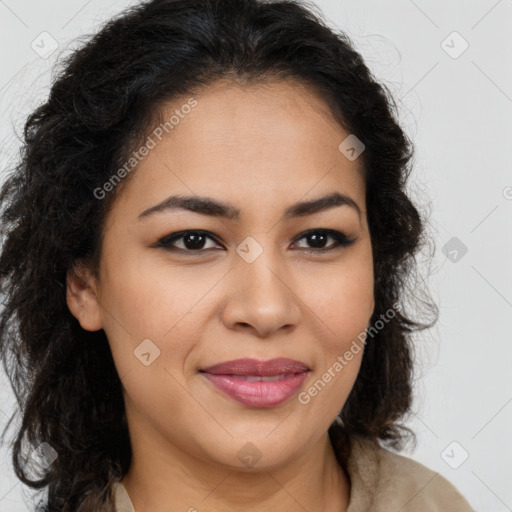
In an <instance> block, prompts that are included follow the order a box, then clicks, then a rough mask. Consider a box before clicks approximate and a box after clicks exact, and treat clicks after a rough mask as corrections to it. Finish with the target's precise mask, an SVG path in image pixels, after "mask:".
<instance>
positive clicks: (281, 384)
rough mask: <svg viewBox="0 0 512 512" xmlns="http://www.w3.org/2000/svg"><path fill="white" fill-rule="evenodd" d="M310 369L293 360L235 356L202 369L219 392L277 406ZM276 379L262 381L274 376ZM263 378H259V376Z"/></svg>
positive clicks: (252, 404) (262, 405) (251, 402)
mask: <svg viewBox="0 0 512 512" xmlns="http://www.w3.org/2000/svg"><path fill="white" fill-rule="evenodd" d="M310 370H311V369H310V368H309V367H308V366H307V365H306V364H304V363H302V362H300V361H295V360H292V359H286V358H277V359H271V360H269V361H259V360H256V359H235V360H233V361H226V362H223V363H219V364H216V365H214V366H209V367H208V368H204V369H202V370H200V373H201V375H203V377H205V378H206V379H207V380H208V381H209V382H211V383H212V384H213V385H214V386H215V387H216V388H217V389H218V390H219V391H221V392H222V393H223V394H225V395H227V396H229V397H230V398H232V399H233V400H235V401H237V402H239V403H241V404H243V405H246V406H248V407H260V408H268V407H276V406H278V405H281V404H282V403H284V402H286V401H287V400H289V399H290V398H291V397H292V396H293V395H294V394H295V393H296V392H297V390H298V389H299V388H300V386H301V385H302V383H303V382H304V380H305V379H306V377H307V375H308V373H309V372H310ZM272 377H274V378H275V379H276V380H261V379H263V378H267V379H269V378H272ZM258 378H259V379H260V380H257V379H258Z"/></svg>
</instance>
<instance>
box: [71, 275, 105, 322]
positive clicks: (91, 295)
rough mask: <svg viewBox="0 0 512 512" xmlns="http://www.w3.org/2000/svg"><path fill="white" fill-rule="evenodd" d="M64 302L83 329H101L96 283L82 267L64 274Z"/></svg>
mask: <svg viewBox="0 0 512 512" xmlns="http://www.w3.org/2000/svg"><path fill="white" fill-rule="evenodd" d="M66 302H67V305H68V308H69V310H70V311H71V314H72V315H73V316H74V317H75V318H76V319H77V320H78V322H79V324H80V325H81V326H82V328H83V329H85V330H86V331H98V330H99V329H101V328H102V327H103V323H102V318H101V308H100V303H99V300H98V297H97V288H96V281H95V279H94V276H93V275H92V273H91V271H90V270H89V269H88V268H86V267H85V266H83V265H77V266H75V267H74V268H72V269H70V270H68V272H67V273H66Z"/></svg>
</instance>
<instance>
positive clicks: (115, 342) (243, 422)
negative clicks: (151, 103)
mask: <svg viewBox="0 0 512 512" xmlns="http://www.w3.org/2000/svg"><path fill="white" fill-rule="evenodd" d="M194 97H195V98H196V99H197V101H198V104H197V106H196V107H195V108H193V109H192V110H191V112H190V113H189V114H188V115H186V116H185V117H184V119H182V120H181V121H180V123H179V124H178V125H177V126H175V128H174V129H173V130H172V132H170V133H169V134H168V135H166V136H165V137H164V138H163V139H162V141H161V142H159V143H158V145H157V146H156V147H155V148H154V149H152V150H151V151H150V153H149V154H148V155H147V156H146V157H145V158H144V159H143V160H142V161H141V163H140V164H139V166H138V168H137V170H136V172H135V173H134V174H133V175H131V176H130V179H129V180H128V181H127V182H126V183H124V184H123V188H122V189H121V190H120V194H119V196H118V197H117V198H116V201H115V203H114V206H113V208H112V210H111V212H110V213H109V216H108V218H107V222H106V226H105V230H104V245H103V248H102V254H101V261H100V267H99V277H98V278H97V279H96V278H94V277H93V274H92V273H91V272H90V271H89V270H88V269H87V268H83V267H82V268H80V267H77V269H75V271H73V272H69V273H68V280H67V300H68V306H69V308H70V311H71V312H72V313H73V314H74V315H75V317H76V318H77V319H78V321H79V322H80V324H81V326H82V327H83V328H84V329H86V330H90V331H94V330H98V329H104V331H105V333H106V335H107V337H108V341H109V344H110V346H111V350H112V354H113V357H114V362H115V365H116V368H117V371H118V373H119V375H120V378H121V380H122V383H123V388H124V399H125V405H126V413H127V420H128V426H129V431H130V439H131V444H132V450H133V458H132V464H131V467H130V469H129V472H128V473H127V475H126V476H125V478H124V479H123V483H124V485H125V487H126V489H127V491H128V493H129V495H130V497H131V500H132V502H133V504H134V507H135V509H136V510H137V512H141V511H148V510H151V511H152V512H160V511H162V512H163V511H166V512H168V511H169V510H183V511H186V510H193V509H192V508H191V507H194V508H195V509H197V510H198V511H201V510H208V511H212V512H216V511H224V512H225V511H226V510H233V511H235V510H242V509H243V510H245V511H251V512H256V511H267V510H280V511H284V512H287V511H304V510H307V511H313V510H322V511H326V512H330V511H337V512H339V511H340V510H346V508H347V506H348V503H349V498H350V484H349V479H348V476H347V474H346V473H345V471H344V470H343V469H342V468H341V467H340V465H339V464H338V463H337V461H336V459H335V455H334V451H333V448H332V446H331V443H330V441H329V438H328V435H327V430H328V428H329V426H330V424H331V423H332V422H333V421H334V419H335V418H336V416H337V414H338V413H339V412H340V410H341V408H342V407H343V405H344V403H345V401H346V399H347V397H348V395H349V392H350V390H351V389H352V387H353V385H354V382H355V380H356V377H357V374H358V371H359V367H360V363H361V358H362V354H363V351H362V350H361V351H359V352H358V353H357V354H354V356H353V359H352V360H351V361H350V362H349V363H348V364H347V365H346V366H345V367H344V368H343V370H342V371H340V372H338V373H336V376H335V377H334V378H333V379H332V380H331V381H330V382H329V383H328V384H327V385H326V386H325V387H324V388H323V389H322V390H321V392H319V393H318V394H317V395H316V396H315V397H312V398H311V401H310V402H309V403H308V404H305V405H304V404H301V403H300V402H299V400H298V399H297V397H296V396H295V397H292V398H291V399H289V400H288V401H286V402H285V403H283V404H281V405H279V406H276V407H271V408H266V409H263V408H250V407H246V406H244V405H242V404H240V403H238V402H235V401H234V400H232V399H231V398H229V397H227V396H225V395H224V394H222V393H221V392H220V391H218V390H217V389H216V388H215V387H213V386H212V385H211V383H210V382H208V381H207V380H206V379H205V378H204V377H203V376H202V375H201V374H200V373H199V372H198V370H199V369H200V368H204V367H207V366H210V365H213V364H216V363H219V362H223V361H228V360H232V359H238V358H246V357H247V358H255V359H260V360H269V359H272V358H275V357H287V358H291V359H295V360H299V361H302V362H304V363H306V364H307V365H308V366H309V367H310V368H311V372H310V374H309V375H308V377H307V379H306V381H305V382H304V384H303V385H302V387H301V389H300V390H299V391H305V390H307V389H308V388H309V387H310V386H311V385H312V384H313V383H314V382H315V381H317V380H318V379H319V378H320V377H321V376H322V374H324V373H325V372H326V371H327V369H328V368H329V367H332V365H333V363H334V362H335V361H336V360H337V358H338V356H342V355H343V354H344V353H345V352H346V351H347V350H348V349H349V347H350V346H351V344H352V342H353V340H356V339H357V336H358V335H359V334H360V333H361V332H363V331H364V330H365V328H366V327H368V325H369V321H370V317H371V315H372V312H373V309H374V306H375V303H374V296H373V285H374V275H373V265H372V247H371V240H370V235H369V230H368V225H367V220H366V208H365V206H366V205H365V183H364V180H363V177H362V174H361V173H362V162H361V159H356V160H354V161H350V160H349V159H347V158H346V157H345V156H344V155H343V154H342V153H341V152H340V151H339V149H338V146H339V144H340V143H341V142H342V141H343V140H344V139H345V138H346V137H347V136H348V133H347V132H345V131H344V130H343V129H342V128H341V127H340V126H339V124H338V123H336V121H335V120H334V118H333V117H332V115H331V114H330V111H329V109H328V107H327V105H326V104H325V103H324V102H323V100H322V99H321V98H319V97H318V96H317V95H315V94H314V93H313V92H312V91H311V90H309V89H308V88H306V87H305V86H302V85H299V84H296V83H293V82H291V81H288V82H284V81H276V82H269V83H267V84H266V85H263V84H259V85H245V86H240V85H235V84H234V83H229V82H217V83H216V84H214V85H213V86H210V87H208V88H207V89H205V90H204V91H203V92H201V93H200V94H198V95H196V96H194ZM187 99H188V97H187V98H185V99H183V101H181V100H180V101H176V100H175V101H174V102H173V103H172V105H170V104H168V105H166V106H165V107H162V114H163V117H164V118H165V119H168V118H169V117H170V115H172V113H173V112H174V111H175V110H176V108H178V109H179V108H180V106H181V105H184V104H185V103H186V100H187ZM332 192H340V193H343V194H346V195H348V196H350V197H351V198H352V199H353V200H354V201H355V203H356V204H357V205H358V206H359V208H360V210H361V214H359V213H358V212H357V211H356V209H354V208H352V207H350V206H348V205H343V206H336V207H331V208H329V209H326V210H324V211H321V212H317V213H314V214H311V215H307V216H304V217H297V218H292V219H284V220H282V219H281V216H282V214H283V212H284V210H285V209H286V208H287V207H288V206H290V205H291V204H293V203H296V202H298V201H304V200H311V199H316V198H318V197H321V196H324V195H328V194H331V193H332ZM171 194H183V195H198V196H209V197H212V198H215V199H217V200H220V201H223V202H227V203H230V204H232V205H233V206H235V207H237V208H239V209H240V211H241V216H240V218H239V220H229V219H225V218H219V217H212V216H207V215H203V214H200V213H196V212H191V211H187V210H183V209H167V210H162V211H159V212H155V213H153V214H151V215H147V216H144V217H142V218H140V219H139V218H138V216H139V214H140V213H141V212H143V211H145V210H147V209H148V208H151V207H152V206H154V205H156V204H158V203H160V202H162V201H163V200H165V199H166V198H167V197H168V196H170V195H171ZM195 229H200V230H205V231H208V232H209V233H211V234H212V235H214V236H216V237H217V239H218V240H219V242H220V243H219V242H217V241H216V240H215V239H210V238H206V239H205V242H204V246H203V247H204V248H202V249H199V251H203V252H202V253H201V252H199V251H198V249H195V252H194V249H190V248H189V249H187V246H185V241H184V239H183V238H182V239H179V240H177V241H176V242H174V246H175V247H177V248H178V249H179V248H181V249H182V252H181V253H180V252H178V251H176V252H173V251H172V250H171V249H169V248H164V247H153V246H152V245H153V244H155V243H156V242H157V241H158V240H160V239H162V238H163V237H165V236H168V235H170V234H172V233H176V232H178V231H182V230H195ZM310 229H317V230H319V229H333V230H337V231H341V232H342V233H344V234H345V235H347V237H349V238H355V239H356V240H355V242H354V243H353V244H352V245H349V246H347V247H343V246H340V247H337V248H334V249H332V250H330V251H326V250H323V251H322V250H320V249H315V245H313V244H312V243H311V241H310V239H308V238H307V237H302V238H301V237H300V236H299V235H301V234H302V233H304V232H305V231H306V230H310ZM248 236H251V237H253V238H254V239H255V240H256V241H257V243H258V244H259V246H260V247H261V248H262V250H263V252H262V253H261V254H260V255H259V256H258V257H257V258H256V259H255V261H253V262H252V263H248V262H247V261H245V260H244V259H243V258H242V257H241V256H239V254H238V253H237V252H236V249H237V247H238V246H239V245H240V244H241V242H242V241H244V239H245V238H246V237H248ZM329 246H332V247H336V242H335V240H334V239H332V238H331V237H329V238H327V239H326V240H325V243H324V247H329ZM188 247H190V245H189V246H188ZM320 247H322V246H321V245H320ZM209 248H217V250H214V249H212V250H208V249H209ZM308 248H309V249H313V250H316V251H317V252H307V249H308ZM251 250H252V249H251ZM185 251H188V252H186V253H185ZM145 339H150V340H151V341H152V343H154V344H155V345H156V346H157V347H158V349H159V350H160V355H159V356H158V357H157V358H156V359H154V361H153V362H152V363H151V364H150V365H148V366H146V365H144V364H142V363H141V361H140V360H139V359H138V358H137V357H135V356H134V350H136V349H137V347H138V346H139V345H140V343H141V342H142V341H143V340H145ZM151 357H153V356H151ZM248 442H251V443H252V444H253V445H254V446H255V447H256V448H257V450H258V452H259V453H260V454H261V458H260V459H259V460H258V461H257V462H256V463H255V464H254V465H252V466H250V467H249V466H248V465H246V464H244V463H243V461H241V460H240V459H239V457H238V456H237V454H238V452H239V451H240V449H241V448H242V447H244V445H246V443H248Z"/></svg>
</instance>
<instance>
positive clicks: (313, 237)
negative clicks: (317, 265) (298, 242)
mask: <svg viewBox="0 0 512 512" xmlns="http://www.w3.org/2000/svg"><path fill="white" fill-rule="evenodd" d="M325 237H326V235H325V233H322V234H317V233H312V234H311V235H309V244H310V245H312V246H313V247H323V246H324V244H325ZM319 240H320V243H318V242H319ZM322 242H323V243H322Z"/></svg>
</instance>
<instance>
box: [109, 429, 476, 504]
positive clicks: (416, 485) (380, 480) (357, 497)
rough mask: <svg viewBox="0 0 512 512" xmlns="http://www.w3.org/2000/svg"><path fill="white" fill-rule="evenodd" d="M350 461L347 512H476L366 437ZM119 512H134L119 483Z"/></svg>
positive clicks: (415, 465) (449, 488)
mask: <svg viewBox="0 0 512 512" xmlns="http://www.w3.org/2000/svg"><path fill="white" fill-rule="evenodd" d="M351 447H352V448H351V453H350V456H349V458H348V460H347V472H348V474H349V476H350V502H349V505H348V509H347V511H346V512H382V511H400V512H446V511H449V512H475V511H474V509H473V508H471V506H470V505H469V503H468V502H467V501H466V499H465V498H464V497H463V496H462V495H461V494H460V493H459V492H458V491H457V489H456V488H455V487H454V486H453V485H452V484H451V483H450V482H449V481H448V480H446V479H445V478H444V477H442V476H441V475H440V474H439V473H436V472H435V471H432V470H430V469H429V468H427V467H426V466H424V465H423V464H420V463H419V462H416V461H414V460H412V459H410V458H409V457H405V456H403V455H398V454H397V453H394V452H391V451H389V450H387V449H385V448H382V447H380V446H377V445H375V444H374V443H372V442H371V441H368V440H367V439H363V438H357V437H352V438H351ZM115 485H116V487H115V493H116V510H117V512H135V508H134V507H133V504H132V502H131V500H130V497H129V496H128V492H127V491H126V488H125V487H124V485H123V484H122V483H121V482H117V483H116V484H115Z"/></svg>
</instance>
